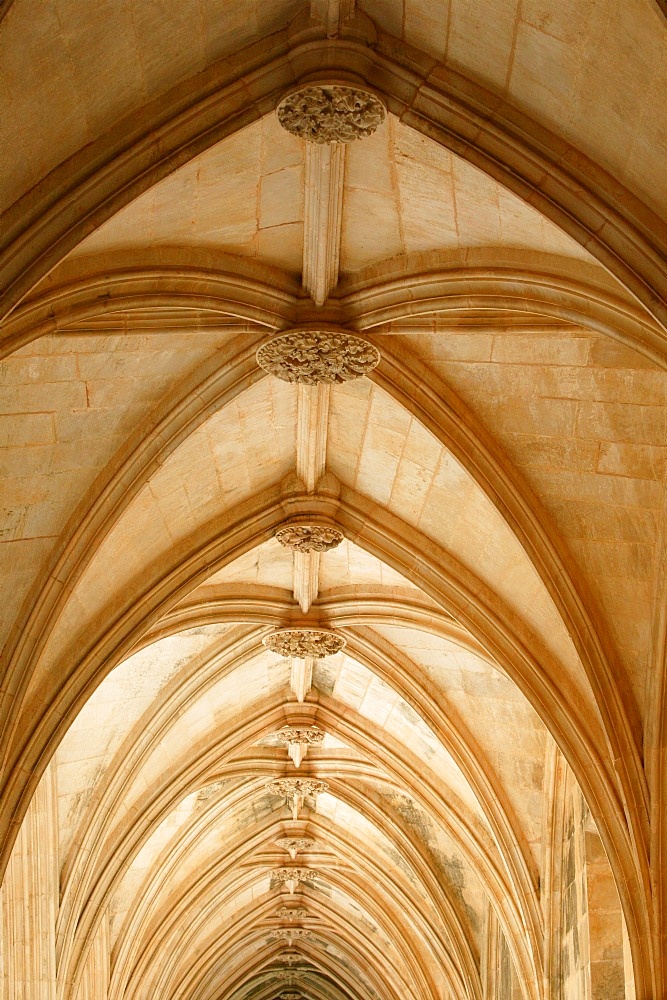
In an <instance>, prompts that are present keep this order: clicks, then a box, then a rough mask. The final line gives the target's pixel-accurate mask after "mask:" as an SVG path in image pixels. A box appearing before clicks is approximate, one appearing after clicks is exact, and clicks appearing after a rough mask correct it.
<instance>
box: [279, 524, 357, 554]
mask: <svg viewBox="0 0 667 1000" xmlns="http://www.w3.org/2000/svg"><path fill="white" fill-rule="evenodd" d="M276 538H277V539H278V541H279V542H280V544H281V545H285V546H286V547H287V548H288V549H292V551H293V552H328V551H329V549H335V548H336V546H337V545H340V543H341V542H342V541H343V532H342V531H339V530H338V528H328V527H326V526H323V525H320V524H289V525H287V527H286V528H280V529H279V530H278V531H276Z"/></svg>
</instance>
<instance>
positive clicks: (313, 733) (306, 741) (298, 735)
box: [276, 726, 324, 767]
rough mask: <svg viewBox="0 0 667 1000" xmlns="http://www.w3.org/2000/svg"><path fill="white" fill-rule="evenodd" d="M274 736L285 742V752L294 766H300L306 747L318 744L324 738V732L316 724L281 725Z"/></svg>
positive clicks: (306, 750) (306, 751)
mask: <svg viewBox="0 0 667 1000" xmlns="http://www.w3.org/2000/svg"><path fill="white" fill-rule="evenodd" d="M276 736H277V737H278V739H279V740H280V741H281V742H282V743H286V744H287V752H288V754H289V756H290V759H291V761H292V763H293V764H294V766H295V767H301V762H302V761H303V758H304V757H305V756H306V754H307V753H308V747H310V746H319V744H320V743H321V742H322V740H323V739H324V733H323V732H322V730H321V729H318V727H317V726H283V728H282V729H280V730H279V731H278V732H277V733H276Z"/></svg>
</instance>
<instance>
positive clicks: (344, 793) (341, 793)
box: [129, 786, 452, 938]
mask: <svg viewBox="0 0 667 1000" xmlns="http://www.w3.org/2000/svg"><path fill="white" fill-rule="evenodd" d="M335 790H336V795H337V797H339V798H342V799H343V800H344V801H349V800H351V799H352V798H354V799H355V807H357V808H359V806H360V805H362V804H363V802H364V797H363V796H362V795H357V794H355V792H354V789H353V788H345V786H341V787H338V786H337V787H336V789H335ZM242 797H244V796H243V793H242V791H241V790H240V789H239V788H238V786H237V787H236V789H233V790H232V792H231V798H232V800H235V799H239V800H240V799H241V798H242ZM218 806H219V803H218ZM213 808H214V807H213V806H212V807H211V809H213ZM231 808H233V801H232V803H230V802H229V799H228V798H226V799H225V810H226V811H227V810H228V809H231ZM374 811H377V809H376V810H374ZM362 812H363V809H362ZM207 816H208V812H206V813H205V814H203V815H202V817H201V818H200V819H199V820H198V823H197V825H198V826H201V825H202V824H203V825H204V826H205V825H206V823H207V822H208V819H207ZM320 820H321V818H320ZM313 822H319V820H318V821H316V820H314V819H313V818H311V820H310V823H311V825H312V824H313ZM385 832H386V831H385ZM403 833H405V831H403ZM413 846H414V845H413ZM178 850H179V851H180V850H181V847H180V846H179V848H178ZM163 870H164V868H163V867H161V874H160V878H162V872H163ZM429 874H430V873H429V870H428V867H424V866H422V871H421V877H422V879H423V878H425V877H427V876H428V875H429ZM432 892H433V887H431V893H432ZM141 896H142V902H143V901H144V900H146V901H147V900H149V899H150V897H151V892H150V889H149V887H147V886H146V887H145V888H144V890H142V893H141ZM451 904H452V901H451V900H449V905H450V906H451ZM146 905H148V904H147V903H146ZM450 916H451V915H450ZM129 936H130V938H134V936H135V932H132V933H130V935H129Z"/></svg>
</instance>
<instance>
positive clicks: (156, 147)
mask: <svg viewBox="0 0 667 1000" xmlns="http://www.w3.org/2000/svg"><path fill="white" fill-rule="evenodd" d="M322 34H324V32H322ZM264 41H265V45H264V52H268V53H270V57H269V59H268V61H267V60H266V59H265V58H264V59H263V58H262V57H261V55H260V52H262V46H261V45H257V43H254V44H253V45H251V46H249V47H248V48H246V49H245V50H241V52H239V53H237V55H236V57H235V60H234V63H233V66H230V64H229V63H226V62H223V63H219V64H217V66H215V67H212V68H211V69H210V70H209V71H208V73H207V74H205V76H204V78H203V79H202V78H201V77H200V76H196V77H194V78H191V80H190V81H189V84H188V85H185V86H184V85H180V86H179V87H178V88H174V89H173V90H172V91H171V93H167V94H166V95H163V97H162V98H160V99H159V100H157V101H154V102H153V103H152V105H148V106H147V107H145V108H143V109H142V111H141V114H138V113H136V112H135V113H131V114H130V115H128V116H126V118H124V119H121V121H119V122H117V123H116V124H115V126H114V127H113V128H111V129H110V130H109V132H107V133H106V135H104V136H102V137H100V138H98V139H97V140H95V141H94V142H93V143H91V144H90V145H89V146H88V147H86V148H85V149H83V150H80V151H79V152H78V153H76V154H74V155H73V156H72V157H70V158H69V160H67V161H65V163H63V164H61V166H60V167H57V168H56V169H55V170H53V171H51V173H50V174H49V175H48V177H47V178H45V179H44V181H43V182H42V185H41V189H40V190H39V197H35V196H34V195H31V196H24V197H23V198H21V199H19V201H18V202H17V203H16V204H15V205H14V206H12V208H11V209H10V210H9V211H8V213H7V224H6V234H7V235H6V244H7V249H6V251H5V258H6V260H7V268H6V270H7V284H6V290H5V294H4V313H5V315H6V314H7V313H8V312H9V311H10V310H11V309H12V308H13V307H14V306H15V305H16V304H17V303H18V302H19V301H20V300H21V299H22V298H23V296H24V295H25V294H26V293H27V292H28V291H29V290H30V288H32V287H34V285H35V284H36V282H37V281H39V279H40V278H41V277H43V275H44V274H46V273H47V272H48V271H49V270H51V269H52V268H53V267H54V266H55V265H56V264H57V263H58V261H59V260H60V259H62V258H63V257H64V256H65V255H66V254H67V253H68V252H69V250H71V249H72V248H73V247H74V246H76V245H77V244H78V243H80V242H81V240H82V239H83V238H84V237H85V236H87V235H88V234H89V233H91V232H92V231H94V229H96V228H98V227H99V226H100V225H101V223H102V222H104V221H106V220H107V219H108V218H110V217H111V216H112V215H113V214H115V213H116V212H117V211H118V210H119V209H120V208H122V207H123V206H124V205H126V204H127V203H128V202H129V201H131V200H132V199H133V198H136V197H137V196H138V195H139V194H141V193H142V192H143V191H145V190H146V189H147V188H149V187H151V186H152V185H153V184H155V183H156V182H157V181H158V180H160V179H162V178H163V177H165V176H167V175H168V174H169V173H171V172H172V171H173V170H175V169H177V168H178V167H179V166H181V165H182V164H183V163H186V162H187V161H188V160H189V159H191V158H192V157H194V156H196V155H197V154H198V153H200V152H203V151H204V150H206V149H207V148H209V147H210V146H212V145H214V144H215V143H216V142H219V141H220V140H221V139H223V138H225V137H226V136H228V135H231V134H233V132H235V131H238V130H239V129H240V128H242V127H243V126H245V125H247V124H249V123H250V122H252V121H256V120H258V119H259V118H261V117H262V116H263V115H265V114H268V113H271V112H272V111H273V110H274V108H275V106H276V104H277V101H278V99H279V98H280V96H282V94H283V93H284V91H285V90H287V89H288V87H289V86H291V85H293V84H294V83H296V82H297V81H298V78H299V76H300V75H301V74H303V73H304V72H307V71H308V70H309V69H310V68H311V67H313V68H314V67H317V66H321V65H337V66H338V68H339V71H344V70H351V71H353V72H355V73H356V74H357V75H361V76H362V77H363V78H365V79H366V81H367V83H369V84H371V85H372V86H374V87H376V88H377V89H378V90H379V91H380V93H381V94H382V95H383V97H384V98H385V100H386V101H387V104H388V106H389V110H390V111H391V112H392V113H394V114H395V115H397V117H398V118H399V119H400V120H401V121H403V122H404V123H405V124H407V125H410V126H411V127H412V128H415V129H416V130H417V131H420V132H423V133H425V134H427V135H428V136H429V137H430V138H431V139H434V140H435V141H436V142H440V143H441V144H443V145H445V146H447V147H448V148H449V149H451V150H452V151H453V152H454V153H456V154H457V155H459V156H461V157H463V158H464V159H466V160H468V161H469V162H470V163H472V164H474V165H475V166H477V167H479V168H480V169H482V170H483V171H485V172H486V173H487V174H489V175H490V176H492V177H493V178H494V179H496V180H498V181H499V182H500V183H502V184H504V185H505V186H506V187H508V188H509V189H510V190H511V191H513V192H514V193H515V194H518V195H519V197H521V198H523V200H524V201H526V202H527V203H528V204H531V205H533V206H534V207H536V208H537V209H538V210H539V211H541V212H542V214H543V215H545V216H546V217H547V218H549V219H551V221H553V222H555V223H556V224H557V225H559V226H560V227H561V228H562V229H563V230H565V232H567V233H568V234H569V235H570V236H572V237H573V238H574V239H576V240H577V242H579V243H580V244H581V245H582V246H584V247H585V248H586V249H587V250H588V251H589V252H590V253H592V254H593V255H594V256H595V257H597V258H598V259H599V260H600V261H601V263H602V264H603V265H604V266H605V267H606V268H607V269H608V270H609V271H611V273H612V274H614V275H615V276H616V277H618V278H619V280H620V281H621V282H622V284H624V285H625V286H626V287H627V288H628V290H629V291H630V292H631V293H632V294H633V295H635V296H636V297H637V298H638V299H639V300H640V301H641V302H642V303H643V304H644V305H645V306H646V308H647V309H648V310H649V312H651V313H652V314H653V315H655V316H656V318H658V319H659V321H660V322H661V323H663V325H664V324H665V322H666V319H667V310H666V308H665V305H664V300H665V298H667V296H666V295H665V287H666V277H665V270H664V263H663V261H662V260H661V256H660V252H659V245H660V239H661V233H662V227H661V224H660V222H659V220H658V219H657V218H656V217H655V215H654V214H653V213H652V212H651V211H650V209H648V208H647V207H646V206H645V205H643V204H642V203H641V202H640V201H639V199H637V198H636V197H634V196H633V195H631V194H630V192H628V191H625V190H624V191H622V197H620V196H619V190H620V185H618V183H617V182H612V181H611V180H610V179H607V177H606V175H604V174H603V173H602V172H601V171H599V170H596V169H595V167H594V165H593V164H592V163H591V162H589V161H588V160H587V158H586V157H585V156H583V154H581V153H579V152H578V151H575V150H571V149H569V148H568V146H567V145H566V144H565V143H563V142H562V140H560V139H558V138H557V137H556V136H554V135H551V134H549V132H548V130H547V129H545V128H544V127H543V126H541V125H539V124H538V123H537V122H534V121H531V119H530V118H529V117H528V116H527V115H525V114H521V115H519V114H518V113H517V112H516V110H515V109H513V108H511V107H507V106H506V105H505V104H504V103H502V102H499V101H498V98H497V97H496V96H495V95H493V94H491V93H490V92H488V91H485V90H484V88H482V87H480V86H479V85H478V84H473V83H472V82H471V81H469V80H467V79H466V78H465V77H464V76H463V75H461V74H454V73H453V72H452V71H451V70H447V69H446V68H445V67H444V66H440V65H439V64H438V63H436V62H434V60H433V59H432V58H430V57H427V56H424V55H423V54H421V53H420V54H419V56H420V58H419V57H418V58H417V59H415V58H413V57H412V56H408V55H407V54H405V55H403V50H402V46H401V43H400V42H399V40H398V39H393V38H392V37H391V36H386V35H382V36H381V37H380V38H379V39H378V41H377V42H376V43H375V46H374V48H370V47H369V46H368V45H365V44H362V43H360V42H359V41H356V40H354V41H353V40H352V38H349V37H348V38H344V37H343V38H340V39H324V38H322V39H321V40H315V39H313V38H310V39H309V41H308V42H307V43H305V44H303V43H302V44H299V43H298V42H297V43H296V44H294V43H292V42H291V41H290V37H289V32H288V31H287V30H283V31H281V32H277V33H276V34H274V35H272V36H271V37H270V38H269V39H265V40H264ZM621 204H622V205H623V208H621V207H620V206H621ZM74 206H75V207H74Z"/></svg>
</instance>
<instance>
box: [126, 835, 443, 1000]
mask: <svg viewBox="0 0 667 1000" xmlns="http://www.w3.org/2000/svg"><path fill="white" fill-rule="evenodd" d="M265 832H266V831H262V832H260V833H259V834H258V837H262V836H263V835H264V834H265ZM256 839H257V837H252V842H253V843H254V841H255V840H256ZM241 853H242V854H243V855H246V854H249V853H250V852H249V851H242V852H241ZM374 867H375V868H376V869H377V870H376V871H375V874H376V876H377V877H381V870H380V869H379V868H377V866H374ZM257 877H258V869H256V868H255V869H249V870H246V871H244V872H241V873H237V874H236V878H234V879H232V880H227V882H226V885H225V887H224V889H223V890H221V891H224V892H227V893H233V892H236V891H237V890H238V889H240V888H243V887H244V886H245V885H246V884H250V883H251V882H253V881H255V880H256V879H257ZM260 877H261V878H265V877H266V872H264V871H262V872H261V873H260ZM326 877H327V879H328V881H330V882H332V884H333V883H335V884H336V885H337V887H338V888H339V889H341V890H342V891H343V892H344V894H345V895H346V896H348V897H350V898H352V899H357V897H356V896H355V894H354V892H353V891H352V890H354V889H355V888H356V886H355V883H354V882H353V881H351V880H350V879H349V878H347V877H345V875H344V874H343V873H341V872H340V871H338V870H337V869H333V870H332V871H331V872H328V873H327V876H326ZM198 881H199V880H198ZM383 881H385V880H384V879H383ZM384 888H385V890H386V887H384ZM363 892H364V894H365V895H364V906H365V908H367V909H368V911H369V916H371V917H372V919H373V920H374V922H375V923H376V924H377V926H379V927H380V928H382V930H383V932H384V933H385V935H387V936H388V937H389V938H390V939H392V940H393V937H392V933H391V932H392V929H393V926H394V925H393V924H392V920H394V921H396V923H400V913H401V905H405V906H406V907H407V909H408V910H409V911H410V912H412V913H413V916H414V917H415V918H418V911H417V910H416V909H415V906H414V902H413V901H412V902H411V901H409V900H408V899H407V898H405V899H404V900H403V899H402V897H401V899H400V900H399V901H398V902H397V901H396V900H394V901H393V903H392V904H391V905H388V904H387V899H386V898H385V896H386V891H384V892H383V897H382V901H381V902H380V901H379V900H378V899H376V898H375V897H376V895H377V884H376V885H375V886H374V885H373V883H372V882H370V881H369V882H368V883H367V884H364V886H363ZM399 894H400V888H399ZM191 895H194V893H192V894H191ZM305 895H306V896H307V898H308V902H309V903H310V904H311V905H312V906H313V908H314V909H315V910H316V911H317V910H319V911H320V916H322V915H325V911H324V910H323V909H322V907H321V903H320V901H319V900H318V899H317V897H316V896H312V895H309V894H308V893H305ZM390 896H391V893H390ZM278 901H279V900H278V899H277V898H276V897H273V896H271V897H269V896H267V897H265V898H264V899H262V900H261V901H257V900H254V901H253V902H251V903H250V904H248V906H246V907H244V909H243V910H242V911H241V912H237V913H236V914H235V917H234V929H233V931H232V933H231V934H228V935H226V937H225V947H224V950H221V948H220V944H219V928H218V929H217V933H213V934H212V935H211V938H212V940H213V949H214V955H215V960H218V959H219V958H224V957H225V955H227V954H228V953H231V954H232V955H233V954H234V952H235V949H236V946H237V944H238V942H239V941H243V940H245V939H246V938H247V936H248V935H249V934H256V935H261V934H262V933H265V932H266V930H268V929H269V928H268V927H267V928H265V929H264V930H263V929H262V927H261V926H259V927H258V926H257V921H258V920H259V919H261V918H262V917H263V916H268V911H269V909H271V908H273V907H274V906H275V905H276V903H277V902H278ZM219 905H220V898H219V896H218V895H214V896H211V898H210V899H209V901H208V903H207V904H206V905H203V904H202V903H201V902H198V901H197V900H196V899H190V900H186V899H185V898H183V899H181V901H180V902H179V904H177V908H176V912H174V911H171V912H170V913H169V914H168V916H167V919H166V920H165V921H164V922H161V923H160V927H159V929H160V932H161V942H160V945H159V946H155V947H153V948H152V950H151V949H150V948H149V946H147V945H144V947H143V948H142V952H141V956H140V963H139V965H135V966H134V968H133V971H132V976H131V978H130V979H129V980H128V981H127V984H126V985H125V987H124V993H123V995H124V996H127V995H128V993H129V994H130V995H131V986H129V984H130V983H131V981H132V979H133V978H134V979H138V980H139V981H143V982H145V981H146V980H147V979H148V978H149V977H148V975H147V972H148V968H149V967H150V965H151V964H156V958H157V952H158V947H161V952H162V953H164V954H166V955H169V959H168V961H167V962H166V963H162V962H161V963H160V964H161V966H162V969H161V973H160V975H161V977H162V978H161V980H160V981H159V982H158V983H157V986H158V992H159V993H160V994H161V993H162V992H163V991H164V993H167V992H169V989H170V988H169V987H168V986H167V977H168V976H169V975H173V974H174V972H172V973H170V972H169V968H168V967H169V966H171V967H172V969H174V970H175V967H176V966H177V964H178V962H179V960H180V959H179V955H178V954H177V952H178V951H179V947H178V940H179V928H178V926H177V922H178V921H180V920H182V919H188V926H189V927H190V928H191V930H193V929H195V928H196V926H197V925H200V926H205V925H206V922H207V916H208V913H209V911H210V910H212V909H213V908H215V909H219ZM383 906H384V907H386V911H387V912H385V913H383ZM190 910H192V911H193V912H192V913H189V911H190ZM332 916H333V917H338V918H339V923H340V926H341V927H342V928H343V929H344V928H345V924H346V923H349V919H350V914H349V913H348V912H347V911H345V913H344V917H343V911H339V909H338V907H337V906H336V905H335V904H334V903H333V901H332V900H327V909H326V918H327V920H331V918H332ZM404 934H405V940H404V941H403V940H402V939H401V938H400V937H399V939H398V940H396V941H395V946H396V948H397V951H398V954H399V955H401V957H402V959H403V961H404V963H405V967H406V968H407V969H411V971H412V973H413V975H414V977H415V979H417V980H418V979H420V978H421V980H422V983H423V984H424V983H425V982H426V981H427V979H428V976H426V968H425V966H424V963H423V962H422V961H421V954H420V948H419V947H418V946H417V944H416V941H412V940H411V939H412V934H411V933H410V932H409V930H408V929H407V928H406V929H404ZM169 935H171V937H170V938H169ZM325 936H326V935H325ZM180 937H182V935H181V936H180ZM354 937H355V945H356V944H357V941H358V938H359V937H360V938H361V939H363V940H364V942H365V947H364V949H363V951H364V956H365V958H366V959H367V960H369V961H371V963H372V964H374V965H375V968H376V973H375V977H376V978H377V980H378V981H380V982H381V981H382V977H383V976H384V975H386V969H385V968H384V967H383V959H384V958H385V956H383V955H378V956H377V958H376V957H375V948H374V947H373V944H372V942H371V941H370V939H369V938H368V935H367V934H366V933H365V931H364V929H363V927H362V925H361V924H359V925H358V926H356V925H355V935H354ZM347 938H348V935H347V933H346V932H344V933H343V934H341V936H340V938H337V943H339V944H340V943H341V941H342V940H346V939H347ZM348 944H349V945H350V947H349V950H350V953H351V954H352V955H354V951H353V949H352V946H351V942H348ZM185 948H187V942H185V941H183V942H182V947H181V948H180V951H181V953H182V952H183V950H184V949H185ZM180 957H182V955H181V956H180ZM374 959H375V961H373V960H374ZM200 975H205V970H203V971H202V972H201V973H200ZM385 981H386V980H385ZM190 982H192V979H190ZM404 985H405V984H404ZM128 986H129V988H128ZM392 992H395V994H396V995H397V996H400V995H401V989H400V983H397V984H396V986H395V987H394V988H393V990H392ZM424 995H425V997H427V996H429V995H433V986H432V984H431V989H430V991H427V990H425V993H424Z"/></svg>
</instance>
